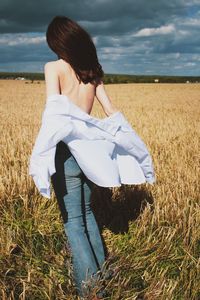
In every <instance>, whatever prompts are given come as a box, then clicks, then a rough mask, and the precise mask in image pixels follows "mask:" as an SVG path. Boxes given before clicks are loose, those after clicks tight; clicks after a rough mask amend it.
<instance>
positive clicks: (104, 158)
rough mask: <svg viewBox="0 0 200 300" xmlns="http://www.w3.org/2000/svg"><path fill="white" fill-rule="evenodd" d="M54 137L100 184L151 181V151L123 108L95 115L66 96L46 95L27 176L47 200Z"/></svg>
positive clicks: (92, 178)
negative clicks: (107, 115) (30, 177)
mask: <svg viewBox="0 0 200 300" xmlns="http://www.w3.org/2000/svg"><path fill="white" fill-rule="evenodd" d="M59 141H63V142H65V143H66V144H67V145H68V147H69V150H70V152H71V153H72V155H73V156H74V157H75V159H76V161H77V163H78V164H79V166H80V168H81V169H82V171H83V172H84V174H85V175H86V176H87V177H88V178H89V179H90V180H91V181H93V182H94V183H95V184H97V185H99V186H103V187H114V186H121V184H141V183H145V182H148V183H150V184H153V183H154V182H155V181H156V179H155V173H154V167H153V163H152V158H151V155H150V153H149V151H148V149H147V147H146V145H145V143H144V142H143V141H142V139H141V138H140V137H139V136H138V135H137V133H136V132H135V130H134V129H133V128H132V126H131V125H130V123H129V122H128V121H127V120H126V118H125V116H124V114H123V113H122V112H120V111H117V112H115V113H113V114H112V115H110V116H109V117H105V118H103V119H99V118H95V117H93V116H91V115H90V114H88V113H86V112H85V111H83V110H82V109H81V108H80V107H79V106H78V105H76V104H75V103H74V102H73V101H71V100H70V99H69V98H68V97H67V96H65V95H61V94H53V95H50V96H48V97H47V99H46V104H45V109H44V111H43V114H42V124H41V128H40V130H39V133H38V136H37V138H36V141H35V144H34V147H33V150H32V154H31V156H30V162H29V175H31V176H32V177H33V180H34V182H35V185H36V186H37V188H38V190H39V192H40V193H41V195H43V196H44V197H46V198H49V199H50V198H51V190H50V182H51V181H50V176H52V175H53V174H54V173H55V172H56V169H55V152H56V145H57V143H58V142H59Z"/></svg>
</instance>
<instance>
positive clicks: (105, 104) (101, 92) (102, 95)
mask: <svg viewBox="0 0 200 300" xmlns="http://www.w3.org/2000/svg"><path fill="white" fill-rule="evenodd" d="M96 97H97V99H98V101H99V102H100V104H101V106H102V108H103V110H104V112H105V114H106V115H107V116H110V115H112V114H113V113H115V112H117V111H119V109H117V107H115V106H114V105H113V103H112V102H111V100H110V98H109V97H108V95H107V94H106V91H105V88H104V84H103V81H102V80H101V81H100V83H99V84H98V85H97V86H96Z"/></svg>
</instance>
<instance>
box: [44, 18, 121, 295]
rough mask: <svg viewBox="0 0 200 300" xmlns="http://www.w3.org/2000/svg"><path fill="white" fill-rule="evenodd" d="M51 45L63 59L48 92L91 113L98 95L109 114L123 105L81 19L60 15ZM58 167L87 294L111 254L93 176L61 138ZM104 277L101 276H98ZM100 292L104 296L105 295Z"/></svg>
mask: <svg viewBox="0 0 200 300" xmlns="http://www.w3.org/2000/svg"><path fill="white" fill-rule="evenodd" d="M46 38H47V43H48V45H49V47H50V48H51V49H52V50H53V51H54V52H55V53H56V54H57V56H58V60H57V61H52V62H47V63H46V64H45V67H44V71H45V82H46V94H47V97H48V96H50V95H52V94H63V95H67V96H68V97H69V99H71V100H72V101H73V102H74V103H75V104H76V105H77V106H79V107H80V108H81V109H82V110H84V111H85V112H87V113H88V114H90V112H91V110H92V106H93V102H94V97H95V96H96V97H97V99H98V100H99V101H100V103H101V105H102V107H103V109H104V112H105V114H106V115H107V116H109V115H111V114H113V113H115V112H116V111H118V109H117V108H115V107H114V105H113V104H112V103H111V101H110V99H109V98H108V96H107V95H106V92H105V89H104V86H103V82H102V80H101V78H102V77H103V75H104V72H103V70H102V68H101V65H100V64H99V62H98V58H97V54H96V49H95V46H94V43H93V41H92V39H91V37H90V36H89V34H88V33H87V32H86V31H85V30H84V29H83V28H82V27H81V26H79V25H78V24H77V23H76V22H74V21H73V20H71V19H69V18H67V17H65V16H56V17H54V18H53V20H52V21H51V22H50V24H49V26H48V28H47V32H46ZM55 165H56V173H55V174H53V176H52V178H51V179H52V184H53V188H54V191H55V194H56V198H57V200H58V203H59V207H60V209H61V214H62V217H63V222H64V230H65V233H66V236H67V239H68V242H69V247H70V249H71V254H72V263H73V274H74V279H75V283H76V287H77V291H78V294H79V295H80V296H83V290H82V283H84V282H85V281H87V279H89V278H93V277H94V278H95V275H96V276H97V275H98V274H99V272H98V271H99V270H101V268H102V266H103V264H104V262H105V260H106V258H105V253H104V248H103V244H102V240H101V236H100V232H99V228H98V226H97V223H96V220H95V217H94V214H93V212H92V210H91V207H90V200H91V193H92V189H93V186H94V184H93V182H91V181H90V180H89V179H88V178H87V177H86V176H85V174H84V173H83V171H82V170H81V168H80V167H79V165H78V163H77V162H76V159H75V158H74V156H73V155H72V154H71V152H70V151H69V148H68V146H67V144H65V143H64V142H63V141H60V142H59V143H58V144H57V148H56V156H55ZM96 278H98V276H97V277H96ZM105 294H106V293H105V292H104V295H103V291H100V292H99V295H98V293H97V295H98V296H99V298H95V299H100V298H101V297H103V296H105Z"/></svg>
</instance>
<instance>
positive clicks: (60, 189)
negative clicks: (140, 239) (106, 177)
mask: <svg viewBox="0 0 200 300" xmlns="http://www.w3.org/2000/svg"><path fill="white" fill-rule="evenodd" d="M55 165H56V173H55V174H53V176H52V183H53V187H54V191H55V194H56V198H57V200H58V203H59V206H60V209H61V213H62V217H63V221H64V231H65V234H66V236H67V239H68V244H69V246H70V250H71V255H72V264H73V275H74V281H75V285H76V287H77V291H78V294H79V295H80V296H82V295H83V294H82V281H87V280H88V279H89V278H90V276H91V275H93V274H95V273H96V272H97V271H98V270H100V269H101V267H102V265H103V263H104V262H105V252H104V248H103V243H102V240H101V235H100V231H99V228H98V225H97V223H96V219H95V216H94V214H93V212H92V209H91V206H90V204H91V193H92V189H93V187H94V183H93V182H92V181H90V180H89V179H88V178H87V177H86V176H85V174H84V173H83V171H82V170H81V168H80V167H79V165H78V163H77V162H76V159H75V158H74V156H73V155H72V154H71V152H70V150H69V148H68V146H67V145H66V144H65V143H64V142H63V141H61V142H59V143H58V144H57V149H56V155H55Z"/></svg>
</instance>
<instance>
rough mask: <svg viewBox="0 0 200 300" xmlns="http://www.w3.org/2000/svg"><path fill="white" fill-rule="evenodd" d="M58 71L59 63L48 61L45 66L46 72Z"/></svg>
mask: <svg viewBox="0 0 200 300" xmlns="http://www.w3.org/2000/svg"><path fill="white" fill-rule="evenodd" d="M57 69H58V64H57V61H48V62H46V63H45V65H44V70H45V71H47V70H57Z"/></svg>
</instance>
